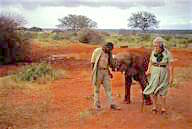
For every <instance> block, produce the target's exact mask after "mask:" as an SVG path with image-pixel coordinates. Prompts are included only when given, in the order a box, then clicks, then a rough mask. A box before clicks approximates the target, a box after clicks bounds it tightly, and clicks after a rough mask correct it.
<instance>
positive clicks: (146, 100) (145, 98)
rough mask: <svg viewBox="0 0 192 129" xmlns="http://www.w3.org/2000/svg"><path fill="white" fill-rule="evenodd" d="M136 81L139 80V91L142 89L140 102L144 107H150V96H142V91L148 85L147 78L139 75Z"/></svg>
mask: <svg viewBox="0 0 192 129" xmlns="http://www.w3.org/2000/svg"><path fill="white" fill-rule="evenodd" d="M138 79H139V80H138V81H139V83H140V86H141V89H142V101H143V102H144V103H145V105H151V104H152V101H151V98H150V96H148V95H144V94H143V91H144V89H145V87H146V86H147V84H148V80H147V76H146V75H145V74H139V75H138Z"/></svg>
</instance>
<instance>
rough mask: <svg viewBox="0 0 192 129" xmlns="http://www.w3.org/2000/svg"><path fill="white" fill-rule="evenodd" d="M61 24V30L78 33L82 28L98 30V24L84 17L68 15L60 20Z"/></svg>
mask: <svg viewBox="0 0 192 129" xmlns="http://www.w3.org/2000/svg"><path fill="white" fill-rule="evenodd" d="M58 20H59V22H60V24H59V25H57V27H59V28H64V29H67V30H73V31H78V30H80V29H82V28H96V27H97V23H96V22H95V21H93V20H91V19H90V18H88V17H86V16H83V15H72V14H70V15H68V16H65V17H63V18H61V19H58Z"/></svg>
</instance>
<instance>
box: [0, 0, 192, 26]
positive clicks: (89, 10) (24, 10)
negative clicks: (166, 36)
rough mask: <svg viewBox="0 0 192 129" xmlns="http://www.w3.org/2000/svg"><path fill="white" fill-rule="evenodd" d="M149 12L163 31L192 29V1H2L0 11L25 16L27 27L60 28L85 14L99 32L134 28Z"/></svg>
mask: <svg viewBox="0 0 192 129" xmlns="http://www.w3.org/2000/svg"><path fill="white" fill-rule="evenodd" d="M138 11H147V12H150V13H153V14H154V15H155V16H156V17H157V20H159V21H160V24H159V29H190V30H191V29H192V0H0V12H13V13H16V14H19V15H22V16H23V17H24V18H25V19H26V21H27V24H26V26H27V27H32V26H37V27H42V28H56V25H58V24H59V21H58V19H59V18H62V17H65V16H67V15H69V14H76V15H85V16H87V17H89V18H90V19H92V20H94V21H95V22H97V24H98V28H99V29H130V28H128V26H127V24H128V18H129V17H130V16H131V14H132V13H136V12H138Z"/></svg>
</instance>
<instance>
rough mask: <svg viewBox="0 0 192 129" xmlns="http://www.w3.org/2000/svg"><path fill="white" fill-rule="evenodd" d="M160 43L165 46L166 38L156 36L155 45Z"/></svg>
mask: <svg viewBox="0 0 192 129" xmlns="http://www.w3.org/2000/svg"><path fill="white" fill-rule="evenodd" d="M155 44H159V45H160V46H161V47H165V40H164V39H163V38H162V37H156V38H155V39H154V40H153V45H155Z"/></svg>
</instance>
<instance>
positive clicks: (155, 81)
mask: <svg viewBox="0 0 192 129" xmlns="http://www.w3.org/2000/svg"><path fill="white" fill-rule="evenodd" d="M154 53H155V51H152V53H151V57H150V63H158V62H157V61H156V57H155V56H154ZM171 62H173V57H172V55H171V53H170V52H169V51H168V50H167V49H165V50H164V51H163V59H162V61H161V62H160V63H159V64H163V65H166V66H167V67H158V66H153V65H152V67H151V78H150V80H149V84H148V85H147V86H146V88H145V89H144V91H143V93H144V94H146V95H151V94H153V95H155V94H159V95H161V96H165V95H167V92H168V87H169V69H168V65H169V63H171Z"/></svg>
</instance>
